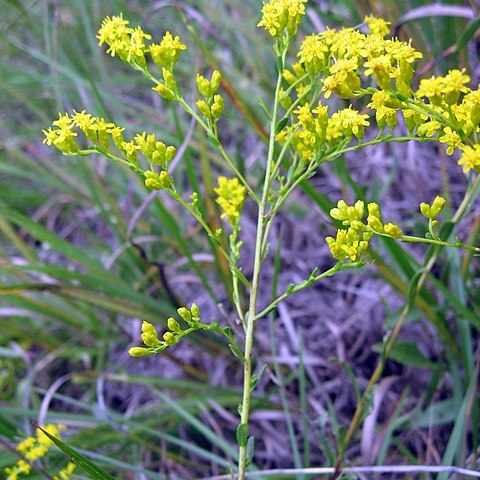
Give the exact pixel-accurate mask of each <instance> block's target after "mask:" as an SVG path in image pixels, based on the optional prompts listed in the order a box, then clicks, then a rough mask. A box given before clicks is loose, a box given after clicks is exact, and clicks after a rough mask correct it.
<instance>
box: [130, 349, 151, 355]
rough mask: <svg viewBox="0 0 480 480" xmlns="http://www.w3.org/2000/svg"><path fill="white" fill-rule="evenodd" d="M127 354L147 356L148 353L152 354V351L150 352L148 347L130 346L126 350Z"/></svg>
mask: <svg viewBox="0 0 480 480" xmlns="http://www.w3.org/2000/svg"><path fill="white" fill-rule="evenodd" d="M128 354H129V355H130V356H131V357H148V356H149V355H153V352H151V351H150V350H149V349H148V348H143V347H132V348H131V349H130V350H129V351H128Z"/></svg>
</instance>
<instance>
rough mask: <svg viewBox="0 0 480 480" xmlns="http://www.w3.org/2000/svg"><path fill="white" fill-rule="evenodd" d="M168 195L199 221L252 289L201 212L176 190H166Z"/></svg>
mask: <svg viewBox="0 0 480 480" xmlns="http://www.w3.org/2000/svg"><path fill="white" fill-rule="evenodd" d="M166 191H167V193H168V194H169V195H170V196H171V197H172V198H173V199H174V200H176V201H177V202H178V203H180V204H181V205H183V206H184V207H185V208H186V209H187V210H188V211H189V212H190V213H191V214H192V215H193V216H194V217H195V219H196V220H197V221H198V223H199V224H200V225H201V226H202V227H203V229H204V230H205V231H206V232H207V234H208V236H209V237H210V238H211V239H212V240H213V241H214V242H215V243H216V245H217V246H218V249H219V251H220V252H221V254H222V255H223V256H224V257H225V259H226V260H227V261H228V264H229V265H230V268H232V269H233V270H234V271H235V274H236V276H237V278H239V279H240V281H241V282H242V283H243V284H244V285H245V286H246V287H247V288H251V287H252V285H251V284H250V282H249V281H248V280H247V278H246V277H245V275H244V274H243V273H242V272H241V271H240V270H239V268H238V267H237V265H236V264H235V262H234V261H233V260H232V259H231V258H230V255H229V254H228V253H227V252H226V251H225V249H224V248H223V247H222V245H221V244H220V242H219V241H218V240H217V237H216V236H215V234H214V233H213V232H212V229H211V228H210V226H209V225H208V223H207V222H206V221H205V220H204V219H203V217H202V216H201V215H200V214H199V212H198V211H197V210H196V208H195V207H193V206H192V205H190V204H189V203H188V202H186V201H185V200H184V199H183V197H182V196H181V195H179V194H178V193H177V192H176V191H175V190H172V189H171V188H169V189H167V190H166Z"/></svg>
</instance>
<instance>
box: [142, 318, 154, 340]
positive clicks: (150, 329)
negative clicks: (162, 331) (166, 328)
mask: <svg viewBox="0 0 480 480" xmlns="http://www.w3.org/2000/svg"><path fill="white" fill-rule="evenodd" d="M142 333H148V334H150V335H155V336H157V331H156V330H155V327H154V326H153V325H152V324H151V323H149V322H145V321H143V322H142Z"/></svg>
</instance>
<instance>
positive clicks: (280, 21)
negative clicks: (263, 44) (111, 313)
mask: <svg viewBox="0 0 480 480" xmlns="http://www.w3.org/2000/svg"><path fill="white" fill-rule="evenodd" d="M306 2H307V0H270V1H269V2H268V3H264V4H263V7H262V19H261V20H260V22H258V25H257V27H264V28H265V30H267V32H268V33H269V34H270V35H271V36H272V37H280V36H281V35H282V34H283V32H284V31H285V30H286V31H287V32H288V34H289V35H294V34H295V33H296V31H297V29H298V26H299V25H300V21H301V18H302V15H305V5H304V3H306Z"/></svg>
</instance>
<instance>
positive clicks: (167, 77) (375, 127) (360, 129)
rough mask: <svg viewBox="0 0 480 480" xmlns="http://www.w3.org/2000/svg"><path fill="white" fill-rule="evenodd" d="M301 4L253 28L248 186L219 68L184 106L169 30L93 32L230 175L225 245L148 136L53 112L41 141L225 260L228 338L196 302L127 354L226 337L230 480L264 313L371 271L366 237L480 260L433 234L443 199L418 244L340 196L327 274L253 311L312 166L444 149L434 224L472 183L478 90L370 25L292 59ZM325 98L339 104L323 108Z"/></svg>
mask: <svg viewBox="0 0 480 480" xmlns="http://www.w3.org/2000/svg"><path fill="white" fill-rule="evenodd" d="M306 3H307V0H270V1H269V2H267V3H264V4H263V7H262V17H261V20H260V21H259V23H258V25H257V26H258V27H259V28H262V29H264V30H265V35H266V36H268V37H269V38H270V39H271V41H272V44H273V54H274V55H275V57H276V65H277V77H276V80H275V83H274V85H275V87H274V100H273V105H272V107H271V109H270V110H269V111H266V114H267V115H268V120H269V128H268V140H267V154H266V156H265V158H264V159H263V175H264V177H263V182H262V187H261V188H260V189H259V190H257V188H256V186H254V185H253V184H252V183H251V182H249V181H248V179H247V177H246V176H245V175H243V174H242V172H241V169H240V168H239V167H238V166H237V164H236V162H235V161H234V159H232V158H231V157H230V155H229V153H228V152H227V150H226V149H225V148H224V146H223V143H222V135H221V129H220V126H221V119H222V113H223V110H224V106H225V103H226V102H227V97H225V95H224V94H223V93H222V89H221V87H222V75H221V72H220V71H218V70H214V71H213V72H212V73H211V74H210V75H207V76H202V75H197V77H196V86H197V90H198V91H197V98H198V100H196V101H193V102H190V101H189V100H188V98H190V95H184V92H183V90H182V85H180V82H179V81H178V78H177V76H176V73H175V66H176V64H177V63H178V62H181V54H182V52H183V51H184V50H185V49H186V48H187V47H186V45H185V44H184V43H183V42H182V41H181V40H180V38H179V37H178V36H177V35H175V34H174V33H170V32H167V33H166V34H165V35H164V37H163V38H162V39H160V40H157V39H153V40H152V36H151V35H150V34H148V33H146V32H144V31H143V30H142V28H141V27H140V26H136V27H131V26H130V24H129V21H128V20H127V19H126V18H124V16H123V14H119V15H118V16H112V17H107V18H105V20H104V21H103V23H102V26H101V28H100V30H99V32H98V40H99V45H100V46H101V45H104V44H105V45H106V47H107V48H106V53H107V54H109V55H111V56H112V57H118V58H119V59H120V60H121V61H123V62H125V63H126V64H128V65H130V66H131V67H132V68H133V69H134V70H136V71H137V72H139V73H140V74H142V75H144V76H145V77H146V79H148V80H149V81H151V82H152V88H153V90H154V91H155V92H157V93H158V94H159V95H160V96H161V97H162V98H163V99H165V100H168V101H171V102H175V103H176V104H178V105H179V106H180V107H181V108H182V109H183V110H184V111H185V112H186V114H188V115H190V116H191V117H192V118H193V119H194V120H195V121H196V122H197V124H198V125H199V126H200V128H201V129H203V131H204V132H205V135H206V136H207V138H208V139H209V140H210V141H211V142H212V144H213V145H214V147H215V148H216V149H217V150H218V152H219V154H220V156H221V158H222V159H223V160H224V166H225V171H228V175H227V174H225V175H227V176H224V174H223V172H222V174H221V175H220V176H219V178H218V186H217V187H216V188H215V189H214V191H215V193H216V195H217V203H218V204H219V206H220V207H221V209H222V212H223V213H222V214H221V217H222V218H223V219H224V220H225V223H226V225H225V229H227V230H228V231H229V232H230V234H229V242H228V245H225V244H224V243H222V241H221V238H222V233H223V232H222V231H221V230H215V231H213V230H212V227H211V223H210V222H208V221H207V219H205V218H204V217H203V216H202V213H201V211H200V209H199V208H198V206H197V203H198V195H199V192H194V193H193V194H192V196H191V197H190V198H188V199H186V198H184V197H183V196H182V195H181V194H180V193H179V192H178V190H177V188H176V186H175V181H174V178H173V176H172V174H171V172H170V171H169V166H170V165H171V162H172V161H173V159H174V158H175V155H176V149H175V147H174V146H172V145H167V144H166V143H164V142H163V141H161V140H159V139H157V138H156V136H155V133H151V132H140V133H134V132H132V133H128V132H126V131H125V128H123V127H121V126H119V125H116V124H115V123H113V122H107V121H106V120H105V119H103V118H99V117H96V116H95V115H94V114H92V113H87V112H86V111H85V110H81V111H79V112H77V111H75V110H74V111H73V112H72V113H65V114H60V116H59V118H58V120H56V121H54V122H53V126H52V127H50V128H48V129H47V130H44V133H45V142H46V143H47V144H48V145H53V146H55V147H56V148H57V149H58V150H60V151H61V152H62V153H63V154H64V155H68V156H79V155H80V156H86V155H90V154H93V153H95V154H102V155H104V156H105V157H107V158H108V159H110V160H112V161H114V162H117V163H119V164H120V165H124V166H126V167H128V168H130V169H131V170H132V171H133V173H134V174H136V175H139V176H140V177H142V178H143V180H144V183H145V186H146V188H147V189H150V190H161V191H162V192H163V193H164V194H165V195H168V196H170V197H171V198H172V199H173V200H174V201H176V202H178V203H179V204H181V205H182V206H183V207H184V208H185V209H186V210H187V211H188V212H189V213H190V214H191V215H192V216H193V217H194V218H195V219H196V221H197V222H198V224H199V225H200V226H201V227H202V228H203V230H204V231H205V233H206V235H208V237H209V238H210V239H211V240H212V241H213V242H215V244H216V247H217V248H218V251H219V252H220V253H221V255H223V257H224V259H225V261H226V262H227V264H228V266H229V269H230V272H231V282H232V292H233V295H232V299H233V305H232V310H233V311H234V312H235V313H236V315H237V316H238V320H239V324H241V326H242V327H243V328H242V330H243V332H242V335H237V334H234V330H233V329H232V328H231V326H230V325H220V323H219V322H218V321H217V320H215V319H202V320H201V319H200V310H199V308H198V306H197V305H195V304H192V305H191V306H190V308H187V307H186V306H183V307H181V308H179V309H178V310H177V313H178V316H177V318H174V317H173V316H172V317H170V318H168V319H165V322H164V323H165V327H164V328H161V330H162V332H160V329H159V328H158V327H156V326H154V325H153V324H152V323H150V322H147V321H144V322H143V324H142V333H141V339H142V342H143V345H142V346H134V347H132V348H131V349H130V351H129V353H130V355H131V356H132V357H145V356H151V355H156V354H159V353H160V352H162V351H163V350H165V349H167V348H173V347H175V348H180V347H179V343H181V340H182V339H183V338H184V337H186V336H187V335H190V334H194V332H195V331H199V330H203V331H214V332H216V333H218V334H220V335H223V336H224V337H226V339H227V341H228V343H229V345H230V348H231V349H232V351H233V353H234V354H235V356H236V357H237V358H238V361H239V362H242V363H243V390H242V392H243V393H242V395H243V398H242V402H241V404H240V406H239V409H238V413H239V416H240V420H239V424H238V428H237V440H238V465H237V466H236V467H234V466H232V467H231V470H230V471H231V474H232V478H233V476H236V478H239V479H241V480H244V479H245V474H246V471H247V469H248V466H249V464H250V463H251V462H252V459H253V454H254V452H253V439H252V437H251V436H250V435H249V418H250V413H251V395H252V391H253V390H254V388H255V386H256V384H257V382H258V380H259V376H258V375H257V376H255V375H253V366H254V363H255V349H254V340H255V331H256V328H257V325H258V324H261V323H262V322H264V319H265V317H266V315H267V314H268V313H269V312H271V311H272V310H273V309H274V308H275V307H276V306H277V305H278V304H279V303H280V302H281V301H282V300H284V299H285V298H286V297H288V296H290V295H292V294H294V293H295V292H298V291H299V290H302V289H305V288H307V287H310V286H312V285H314V284H315V283H317V282H319V281H321V280H324V279H327V278H328V277H330V276H333V275H335V274H337V273H339V272H341V271H344V270H346V269H350V270H351V269H354V268H360V267H362V266H363V265H365V264H366V263H369V262H371V261H372V258H371V256H370V245H371V243H372V241H373V240H374V238H375V237H379V236H380V237H388V238H390V239H394V240H396V241H398V242H410V243H425V244H430V245H434V246H439V247H452V248H460V249H465V250H469V251H472V252H473V253H479V252H480V249H479V248H478V247H476V246H472V245H469V244H466V243H464V242H462V241H461V240H460V239H458V238H456V239H455V241H452V240H451V230H442V229H441V228H439V225H440V223H439V222H440V221H439V219H438V218H439V216H440V215H441V214H442V211H443V209H444V207H445V205H446V200H445V199H444V198H442V197H441V196H437V197H436V198H435V199H434V200H433V202H432V203H431V204H428V203H422V204H421V205H420V206H419V208H420V210H421V213H422V214H423V215H424V216H425V217H426V219H427V220H428V225H426V226H425V232H426V233H425V236H420V237H419V236H413V235H408V234H406V233H405V232H404V228H402V227H401V226H400V225H397V224H396V223H393V222H392V221H391V219H384V218H383V217H382V213H381V206H380V205H378V204H377V203H375V202H373V201H371V202H368V201H365V199H358V200H357V201H355V202H354V204H353V205H348V204H347V202H345V201H344V200H342V199H340V200H339V201H338V204H337V206H336V207H335V208H333V209H332V210H331V212H330V214H331V217H332V218H333V219H334V220H335V221H337V222H338V223H337V225H339V228H338V229H337V231H336V233H335V234H334V235H333V236H328V237H327V238H326V242H327V244H328V247H329V249H330V251H331V254H332V257H333V260H332V266H331V267H330V268H328V269H327V270H325V271H323V272H320V271H319V270H318V269H315V270H314V271H313V272H311V274H310V275H309V276H308V275H307V276H306V279H305V280H304V281H302V282H300V283H297V284H292V285H290V286H289V287H288V288H287V289H286V291H284V292H283V293H281V294H280V295H278V296H277V297H276V298H274V299H273V300H272V301H271V303H270V304H269V305H267V306H266V307H262V308H260V306H259V302H258V295H259V287H260V285H261V281H262V266H263V265H264V262H265V260H266V258H267V256H268V255H270V254H271V252H270V251H269V245H270V240H269V239H270V234H271V229H272V225H273V223H274V221H275V219H276V217H277V215H278V213H279V212H280V210H281V209H282V207H283V206H284V205H285V202H286V201H287V199H288V198H289V197H290V196H291V194H292V192H293V191H294V190H295V189H296V188H297V187H298V186H299V185H300V184H302V182H304V181H305V180H307V179H309V178H311V177H312V176H314V175H315V173H316V172H317V170H318V169H319V167H320V166H322V165H323V164H326V163H327V162H334V161H335V160H336V159H338V158H339V157H341V156H343V155H345V154H347V153H348V152H355V151H358V150H360V149H362V148H364V147H368V146H371V145H376V144H382V143H405V142H424V143H425V142H436V143H437V144H439V145H445V147H446V153H447V155H457V156H458V164H459V165H460V166H461V167H462V168H463V171H464V172H465V174H466V175H467V176H468V188H467V190H466V192H465V195H464V200H463V201H462V203H461V204H460V206H459V207H458V209H457V211H456V212H455V213H454V215H453V216H452V217H451V218H447V219H446V220H448V222H449V224H451V225H455V224H456V223H457V222H458V221H459V220H460V219H461V218H462V217H463V216H464V215H465V214H466V212H467V211H468V209H469V208H470V206H471V202H472V199H473V198H474V196H475V195H476V193H477V192H478V186H479V183H480V176H479V175H478V173H479V172H480V145H479V144H478V131H479V123H480V90H478V89H474V88H471V86H470V78H469V76H468V75H467V74H466V72H465V71H464V70H450V71H449V72H448V74H446V75H445V76H438V77H432V78H424V79H421V80H420V82H417V81H413V79H414V74H415V67H416V61H417V60H418V59H421V58H422V53H421V52H419V51H418V50H416V49H415V47H414V46H413V45H412V44H411V42H404V41H401V40H399V39H398V38H394V37H392V36H391V35H390V29H389V23H388V22H386V21H384V20H383V19H381V18H376V17H373V16H367V17H366V18H365V19H364V23H363V24H362V25H360V26H358V27H355V28H341V29H330V28H327V29H326V30H325V31H322V32H318V33H315V34H311V35H307V36H306V37H305V38H304V39H303V40H302V41H301V44H300V47H299V48H298V51H292V45H293V44H294V42H293V40H295V39H296V36H297V31H298V28H299V25H300V23H301V20H302V18H303V16H304V15H305V7H306ZM366 32H368V33H366ZM151 40H152V42H151V43H150V41H151ZM155 42H158V43H155ZM292 60H293V61H292ZM335 97H336V99H337V101H335V102H334V101H332V100H333V99H334V98H335ZM338 99H342V100H340V101H338ZM346 105H348V106H346ZM399 122H402V123H403V124H405V125H406V128H407V129H408V134H406V135H403V136H398V135H397V134H396V128H395V127H396V126H397V124H398V123H399ZM425 200H426V201H430V199H425ZM247 203H249V204H250V205H249V208H255V209H256V214H257V226H256V234H255V244H254V263H253V267H252V272H253V273H252V275H251V277H249V278H247V276H246V275H245V274H244V273H243V272H242V268H241V267H240V266H239V259H240V258H241V255H242V242H245V239H244V238H242V231H241V223H242V222H241V218H242V211H243V207H244V205H245V204H247ZM437 257H438V252H437V253H435V254H434V255H432V256H431V257H430V260H431V261H430V262H429V263H428V264H427V265H426V266H425V269H424V272H426V273H425V275H426V274H428V271H429V270H430V269H431V268H432V265H433V263H434V261H435V259H436V258H437ZM425 275H423V276H422V277H421V278H420V279H417V283H416V284H415V289H418V288H420V287H421V285H422V284H423V282H424V281H425ZM415 291H417V290H415ZM244 295H246V296H247V298H248V302H247V304H244V303H243V302H242V298H243V297H244ZM409 308H410V307H409V306H407V307H406V310H405V312H404V315H403V316H402V318H401V319H400V321H399V322H398V323H397V325H396V328H395V330H394V331H393V332H391V334H390V335H389V337H388V338H387V339H386V340H385V342H386V343H385V348H384V352H383V355H384V358H385V357H386V356H388V354H389V352H390V350H391V348H392V345H393V343H394V342H395V339H396V337H397V335H398V332H399V330H400V328H401V326H402V324H403V321H404V319H405V317H406V314H407V313H408V309H409ZM138 361H141V360H138ZM382 366H383V363H381V364H379V367H378V368H377V370H376V371H375V373H374V375H373V376H372V380H371V383H370V384H369V386H368V387H367V389H366V391H365V394H364V396H363V397H362V398H361V400H360V402H359V405H358V406H357V412H356V414H355V417H354V419H353V420H352V423H351V425H350V428H349V430H348V432H347V435H346V439H345V442H344V445H343V451H340V453H339V458H338V461H337V468H340V467H341V465H342V462H343V454H344V451H345V448H346V445H348V442H349V441H350V440H351V438H352V435H353V433H354V431H355V429H356V428H357V427H358V423H359V422H360V421H361V419H362V418H363V415H364V411H365V404H366V396H367V394H368V393H369V390H370V389H371V386H372V385H373V384H375V382H376V381H378V379H379V376H380V375H381V370H382ZM337 474H338V472H337Z"/></svg>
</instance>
